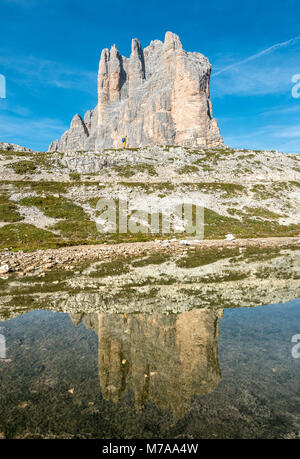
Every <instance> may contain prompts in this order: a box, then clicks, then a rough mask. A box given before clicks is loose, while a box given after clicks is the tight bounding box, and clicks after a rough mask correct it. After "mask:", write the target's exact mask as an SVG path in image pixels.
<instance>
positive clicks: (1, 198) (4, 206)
mask: <svg viewBox="0 0 300 459" xmlns="http://www.w3.org/2000/svg"><path fill="white" fill-rule="evenodd" d="M17 209H18V208H17V205H16V204H15V203H14V202H12V201H10V200H9V199H8V197H7V196H6V195H4V194H2V195H0V221H2V222H19V221H21V220H23V217H22V216H21V215H20V214H19V212H18V210H17Z"/></svg>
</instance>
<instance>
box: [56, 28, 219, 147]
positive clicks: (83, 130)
mask: <svg viewBox="0 0 300 459" xmlns="http://www.w3.org/2000/svg"><path fill="white" fill-rule="evenodd" d="M210 73H211V65H210V63H209V61H208V59H207V58H206V57H205V56H203V55H202V54H200V53H198V52H186V51H184V50H183V48H182V44H181V42H180V39H179V37H178V36H177V35H176V34H174V33H172V32H167V33H166V35H165V40H164V42H161V41H160V40H154V41H151V43H150V45H149V46H147V47H146V48H145V49H142V47H141V45H140V43H139V41H138V40H137V39H136V38H135V39H133V40H132V49H131V55H130V57H129V58H126V57H124V56H122V55H120V54H119V52H118V49H117V47H116V45H113V46H112V48H111V49H110V50H109V49H103V51H102V53H101V59H100V64H99V72H98V105H97V107H96V108H95V109H94V110H90V111H88V112H87V113H86V115H85V117H84V119H82V118H81V116H80V115H78V114H77V115H75V117H74V118H73V120H72V122H71V127H70V129H69V130H68V131H67V132H65V133H64V134H63V136H62V138H61V140H60V141H59V140H56V141H54V142H52V143H51V145H50V147H49V150H50V151H61V152H67V151H74V150H80V151H81V150H92V151H93V150H101V149H104V148H118V147H120V146H121V139H122V137H123V136H125V135H127V138H128V146H130V147H138V146H144V145H151V144H160V145H184V146H190V147H215V146H220V145H223V141H222V138H221V136H220V133H219V129H218V124H217V121H216V119H214V118H213V114H212V104H211V101H210V94H209V81H210Z"/></svg>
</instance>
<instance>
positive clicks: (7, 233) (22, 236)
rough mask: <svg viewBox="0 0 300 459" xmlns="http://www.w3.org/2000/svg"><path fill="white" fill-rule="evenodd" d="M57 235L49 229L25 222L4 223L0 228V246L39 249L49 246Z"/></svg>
mask: <svg viewBox="0 0 300 459" xmlns="http://www.w3.org/2000/svg"><path fill="white" fill-rule="evenodd" d="M56 239H57V236H56V235H55V234H53V233H51V232H50V231H46V230H43V229H40V228H36V227H35V226H33V225H29V224H26V223H16V224H9V225H5V226H3V227H2V228H0V248H1V249H3V248H5V247H7V248H10V247H13V248H22V249H32V250H33V249H39V248H42V247H49V244H50V243H53V242H54V241H55V240H56Z"/></svg>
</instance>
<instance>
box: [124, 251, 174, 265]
mask: <svg viewBox="0 0 300 459" xmlns="http://www.w3.org/2000/svg"><path fill="white" fill-rule="evenodd" d="M169 259H170V255H169V254H164V253H155V254H153V255H150V256H149V257H147V258H142V259H140V260H136V261H133V262H132V266H133V267H137V268H141V267H143V266H148V265H161V264H162V263H165V262H166V261H168V260H169Z"/></svg>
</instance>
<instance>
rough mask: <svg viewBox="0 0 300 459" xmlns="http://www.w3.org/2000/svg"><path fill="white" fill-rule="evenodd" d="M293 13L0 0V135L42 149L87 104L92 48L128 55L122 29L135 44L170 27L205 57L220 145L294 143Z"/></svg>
mask: <svg viewBox="0 0 300 459" xmlns="http://www.w3.org/2000/svg"><path fill="white" fill-rule="evenodd" d="M299 16H300V2H299V0H282V1H278V0H277V1H269V0H264V1H262V0H259V1H258V0H251V1H250V0H249V1H247V0H243V1H241V0H227V1H225V0H211V1H210V2H207V0H205V1H201V0H200V1H199V0H195V1H194V0H185V1H182V0H180V1H179V0H172V1H171V0H170V1H165V0H160V1H157V0H151V1H143V0H140V1H137V0H133V1H130V0H129V1H125V0H114V1H110V0H106V1H103V2H102V1H101V0H87V1H85V2H83V1H82V0H0V18H1V28H0V74H2V75H4V76H5V78H6V89H7V91H6V96H7V97H6V99H3V98H0V141H6V142H13V143H18V144H21V145H24V146H27V147H31V148H34V149H38V150H46V149H47V148H48V145H49V143H50V142H51V141H52V140H54V139H56V138H59V137H60V136H61V134H62V133H63V132H64V131H65V130H66V129H67V128H68V127H69V124H70V121H71V119H72V117H73V115H74V114H75V113H80V114H81V115H84V113H85V111H86V110H88V109H90V108H93V107H94V106H95V105H96V104H97V86H96V78H97V69H98V63H99V57H100V53H101V49H102V48H104V47H110V46H111V45H112V44H114V43H116V44H117V46H118V48H119V51H120V52H121V53H122V54H124V55H125V56H128V55H129V54H130V46H131V39H132V38H134V37H137V38H139V40H140V41H141V44H142V46H143V47H144V46H147V45H148V44H149V42H150V41H151V40H153V39H161V40H163V38H164V34H165V32H166V31H167V30H171V31H172V32H175V33H177V34H178V35H179V36H180V38H181V41H182V43H183V47H184V49H186V50H187V51H199V52H201V53H203V54H204V55H206V56H207V57H208V58H209V60H210V62H211V64H212V66H213V71H212V79H211V98H212V102H213V108H214V116H215V117H216V118H217V119H218V122H219V126H220V130H221V134H222V135H223V138H224V141H225V143H226V144H228V145H229V146H232V147H238V148H240V147H241V148H255V149H265V148H266V149H278V150H280V151H285V152H300V98H294V97H293V96H292V88H293V86H295V82H294V83H293V82H292V77H293V75H297V74H299V81H300V59H299V53H300V23H299ZM295 92H296V91H295ZM299 94H300V90H299Z"/></svg>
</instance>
